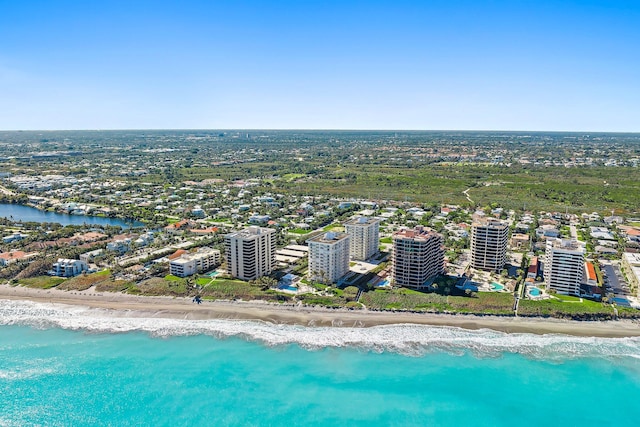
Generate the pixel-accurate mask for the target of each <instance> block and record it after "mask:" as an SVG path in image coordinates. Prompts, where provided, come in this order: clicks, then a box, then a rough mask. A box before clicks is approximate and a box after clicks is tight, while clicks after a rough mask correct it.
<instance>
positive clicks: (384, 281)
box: [376, 279, 390, 288]
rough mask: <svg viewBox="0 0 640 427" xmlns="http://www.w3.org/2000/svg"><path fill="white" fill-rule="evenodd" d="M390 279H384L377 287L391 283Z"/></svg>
mask: <svg viewBox="0 0 640 427" xmlns="http://www.w3.org/2000/svg"><path fill="white" fill-rule="evenodd" d="M389 283H390V282H389V279H384V280H383V281H382V282H379V283H376V288H382V287H385V286H388V285H389Z"/></svg>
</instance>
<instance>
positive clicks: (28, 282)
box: [18, 276, 65, 289]
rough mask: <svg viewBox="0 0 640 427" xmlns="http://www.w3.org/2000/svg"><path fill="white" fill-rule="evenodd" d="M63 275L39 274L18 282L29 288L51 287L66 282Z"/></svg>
mask: <svg viewBox="0 0 640 427" xmlns="http://www.w3.org/2000/svg"><path fill="white" fill-rule="evenodd" d="M64 281H65V279H63V278H62V277H55V276H37V277H30V278H28V279H20V280H18V283H19V284H21V285H22V286H26V287H28V288H39V289H50V288H53V287H56V286H58V285H59V284H60V283H62V282H64Z"/></svg>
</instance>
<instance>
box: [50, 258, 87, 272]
mask: <svg viewBox="0 0 640 427" xmlns="http://www.w3.org/2000/svg"><path fill="white" fill-rule="evenodd" d="M88 270H89V266H88V265H87V263H86V262H84V261H81V260H79V259H67V258H58V261H57V262H54V263H53V268H52V269H51V271H50V274H51V275H53V276H59V277H75V276H77V275H79V274H81V273H83V272H85V271H88Z"/></svg>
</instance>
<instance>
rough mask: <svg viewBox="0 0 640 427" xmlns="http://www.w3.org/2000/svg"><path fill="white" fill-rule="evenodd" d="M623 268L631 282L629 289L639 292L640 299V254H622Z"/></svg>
mask: <svg viewBox="0 0 640 427" xmlns="http://www.w3.org/2000/svg"><path fill="white" fill-rule="evenodd" d="M622 267H623V268H624V270H625V273H626V274H625V276H626V277H627V280H628V281H629V287H630V288H631V289H632V290H634V289H635V290H636V291H637V295H638V297H639V298H640V254H638V253H631V252H625V253H623V254H622Z"/></svg>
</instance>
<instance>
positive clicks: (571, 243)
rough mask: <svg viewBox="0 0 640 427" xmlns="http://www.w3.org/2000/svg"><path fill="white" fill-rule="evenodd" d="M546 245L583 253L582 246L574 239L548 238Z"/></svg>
mask: <svg viewBox="0 0 640 427" xmlns="http://www.w3.org/2000/svg"><path fill="white" fill-rule="evenodd" d="M547 247H552V248H554V249H564V250H567V251H577V252H582V253H584V248H583V247H582V246H580V244H579V243H578V241H577V240H575V239H548V240H547Z"/></svg>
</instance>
